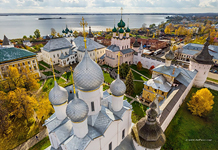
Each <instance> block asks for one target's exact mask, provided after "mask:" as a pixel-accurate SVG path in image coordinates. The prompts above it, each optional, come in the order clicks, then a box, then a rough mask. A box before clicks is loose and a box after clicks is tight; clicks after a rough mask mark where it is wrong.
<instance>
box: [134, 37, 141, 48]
mask: <svg viewBox="0 0 218 150" xmlns="http://www.w3.org/2000/svg"><path fill="white" fill-rule="evenodd" d="M133 47H140V45H139V43H138V41H137V35H136V38H135V42H134V43H133Z"/></svg>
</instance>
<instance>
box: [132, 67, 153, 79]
mask: <svg viewBox="0 0 218 150" xmlns="http://www.w3.org/2000/svg"><path fill="white" fill-rule="evenodd" d="M130 68H132V69H134V70H136V71H138V72H140V73H141V74H143V75H144V76H146V77H148V78H151V73H150V71H149V70H148V69H145V68H142V69H141V70H138V69H137V66H136V65H131V66H130Z"/></svg>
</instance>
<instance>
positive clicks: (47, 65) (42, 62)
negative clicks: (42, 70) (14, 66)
mask: <svg viewBox="0 0 218 150" xmlns="http://www.w3.org/2000/svg"><path fill="white" fill-rule="evenodd" d="M39 63H40V64H43V65H44V66H45V67H47V68H51V66H50V65H49V64H47V63H46V62H44V61H39Z"/></svg>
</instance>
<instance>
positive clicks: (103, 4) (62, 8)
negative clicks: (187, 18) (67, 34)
mask: <svg viewBox="0 0 218 150" xmlns="http://www.w3.org/2000/svg"><path fill="white" fill-rule="evenodd" d="M0 2H1V10H0V13H7V12H8V13H13V12H24V13H25V12H26V13H28V12H33V13H34V12H38V13H39V12H41V13H43V12H47V13H66V12H70V13H75V12H96V13H98V12H101V13H118V12H120V7H124V13H128V12H129V13H131V12H144V13H149V12H157V13H159V12H171V13H172V12H173V13H181V12H182V13H184V12H185V13H188V12H218V10H217V9H216V7H217V6H218V0H0ZM54 8H58V9H54ZM202 8H203V9H202Z"/></svg>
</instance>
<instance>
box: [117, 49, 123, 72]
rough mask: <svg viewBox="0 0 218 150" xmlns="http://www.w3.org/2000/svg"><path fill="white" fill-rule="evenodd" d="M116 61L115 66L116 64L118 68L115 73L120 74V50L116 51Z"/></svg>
mask: <svg viewBox="0 0 218 150" xmlns="http://www.w3.org/2000/svg"><path fill="white" fill-rule="evenodd" d="M117 55H118V63H117V66H118V70H117V74H118V75H119V74H120V56H122V55H120V51H119V52H118V54H117Z"/></svg>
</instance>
